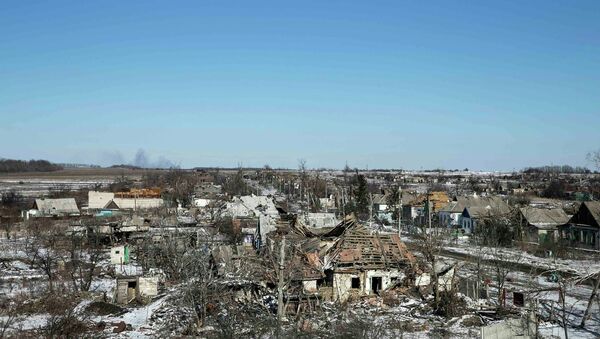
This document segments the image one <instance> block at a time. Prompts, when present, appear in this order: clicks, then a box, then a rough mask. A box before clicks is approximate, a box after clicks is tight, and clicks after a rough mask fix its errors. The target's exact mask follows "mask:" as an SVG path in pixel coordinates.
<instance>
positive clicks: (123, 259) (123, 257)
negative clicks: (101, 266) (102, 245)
mask: <svg viewBox="0 0 600 339" xmlns="http://www.w3.org/2000/svg"><path fill="white" fill-rule="evenodd" d="M110 263H111V264H114V265H121V264H128V263H129V246H127V245H121V246H113V247H112V248H111V249H110Z"/></svg>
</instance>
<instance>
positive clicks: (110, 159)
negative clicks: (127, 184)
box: [101, 148, 178, 168]
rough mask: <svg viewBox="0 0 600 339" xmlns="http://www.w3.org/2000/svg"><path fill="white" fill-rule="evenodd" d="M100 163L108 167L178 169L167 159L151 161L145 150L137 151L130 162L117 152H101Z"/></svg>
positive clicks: (159, 158) (161, 158) (160, 158)
mask: <svg viewBox="0 0 600 339" xmlns="http://www.w3.org/2000/svg"><path fill="white" fill-rule="evenodd" d="M101 159H102V160H101V161H102V163H104V164H108V165H132V166H137V167H141V168H171V167H178V166H177V165H176V164H175V163H173V162H172V161H170V160H169V159H167V158H165V157H163V156H160V157H158V159H157V160H153V159H152V157H151V156H149V155H148V154H147V153H146V151H145V150H143V149H141V148H140V149H139V150H138V151H137V152H136V153H135V156H134V157H133V159H132V160H130V161H128V160H126V159H125V157H124V156H123V155H122V154H121V153H120V152H119V151H112V152H110V151H109V152H103V153H102V154H101Z"/></svg>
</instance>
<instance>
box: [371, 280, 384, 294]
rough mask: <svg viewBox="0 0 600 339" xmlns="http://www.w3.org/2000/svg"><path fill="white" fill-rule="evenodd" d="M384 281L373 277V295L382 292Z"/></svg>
mask: <svg viewBox="0 0 600 339" xmlns="http://www.w3.org/2000/svg"><path fill="white" fill-rule="evenodd" d="M382 280H383V279H382V278H381V277H372V278H371V290H372V291H373V293H375V294H377V293H379V291H381V288H382V287H383V281H382Z"/></svg>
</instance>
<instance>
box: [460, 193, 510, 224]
mask: <svg viewBox="0 0 600 339" xmlns="http://www.w3.org/2000/svg"><path fill="white" fill-rule="evenodd" d="M478 199H479V200H476V203H473V201H471V204H470V205H469V206H467V207H465V209H464V210H463V213H462V215H461V217H460V223H461V228H462V229H463V231H464V232H465V233H472V232H474V231H475V229H476V227H477V225H478V224H482V222H483V221H485V220H498V219H500V218H508V217H509V216H510V213H511V210H510V206H508V204H507V203H506V202H504V201H503V200H502V199H501V198H500V197H479V198H478Z"/></svg>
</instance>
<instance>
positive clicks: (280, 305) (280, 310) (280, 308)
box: [277, 235, 285, 322]
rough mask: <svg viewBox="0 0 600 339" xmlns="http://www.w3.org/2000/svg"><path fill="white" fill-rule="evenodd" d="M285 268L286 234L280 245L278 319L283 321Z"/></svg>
mask: <svg viewBox="0 0 600 339" xmlns="http://www.w3.org/2000/svg"><path fill="white" fill-rule="evenodd" d="M284 268H285V235H284V236H283V237H282V238H281V246H280V247H279V283H278V284H277V320H278V321H279V322H281V321H282V320H283V317H284V316H285V306H284V305H283V282H284V280H283V270H284Z"/></svg>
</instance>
